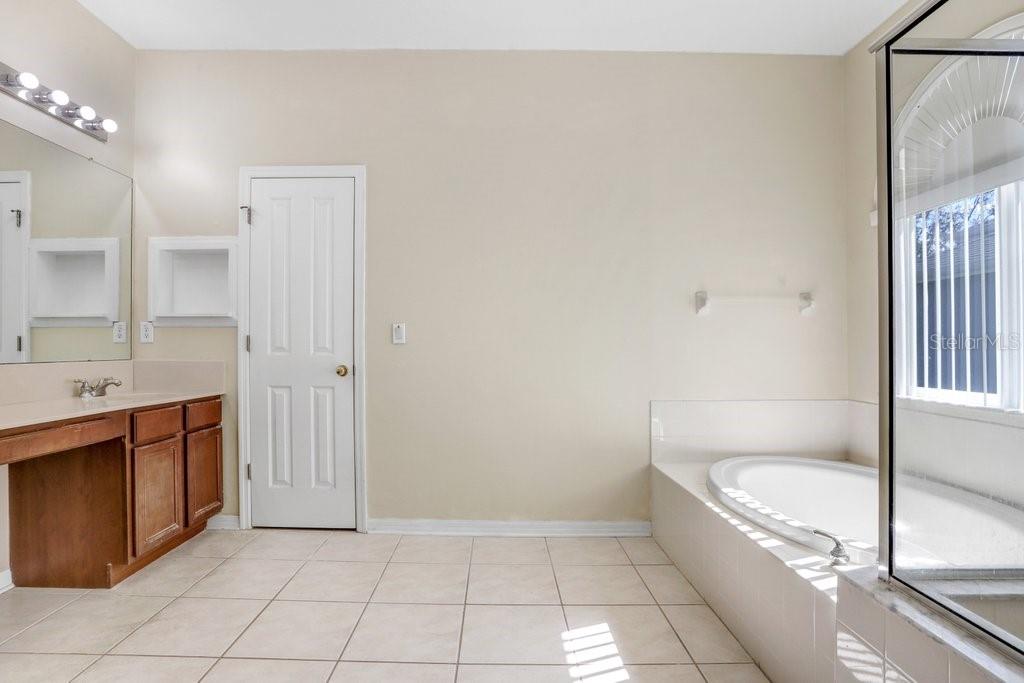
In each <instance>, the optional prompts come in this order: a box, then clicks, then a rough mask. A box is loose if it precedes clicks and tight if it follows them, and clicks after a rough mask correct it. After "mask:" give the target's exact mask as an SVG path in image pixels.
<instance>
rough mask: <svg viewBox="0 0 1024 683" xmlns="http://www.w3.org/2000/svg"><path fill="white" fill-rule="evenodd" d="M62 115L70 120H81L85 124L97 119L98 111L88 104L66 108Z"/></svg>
mask: <svg viewBox="0 0 1024 683" xmlns="http://www.w3.org/2000/svg"><path fill="white" fill-rule="evenodd" d="M62 113H63V114H64V116H65V117H67V118H69V119H81V120H82V121H83V122H84V121H92V120H93V119H95V118H96V110H95V109H93V108H92V107H90V106H89V105H87V104H79V105H76V106H74V107H65V108H64V110H63V111H62ZM79 127H81V126H79Z"/></svg>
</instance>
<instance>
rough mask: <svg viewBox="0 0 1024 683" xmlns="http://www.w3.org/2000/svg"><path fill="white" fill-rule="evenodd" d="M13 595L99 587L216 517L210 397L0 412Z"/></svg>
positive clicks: (217, 464) (48, 404)
mask: <svg viewBox="0 0 1024 683" xmlns="http://www.w3.org/2000/svg"><path fill="white" fill-rule="evenodd" d="M2 412H3V415H4V417H3V418H2V422H0V423H2V425H3V427H2V428H0V465H8V466H9V468H8V478H9V515H10V533H11V540H10V545H11V573H12V577H13V581H14V584H15V585H18V586H47V587H59V588H98V587H110V586H113V585H115V584H117V583H118V582H119V581H121V580H123V579H124V578H125V577H127V576H130V575H131V574H133V573H134V572H136V571H138V570H139V569H140V568H142V567H144V566H146V565H147V564H149V563H150V562H152V561H153V560H154V559H156V558H157V557H159V556H160V555H162V554H164V553H166V552H167V551H168V550H170V549H172V548H173V547H175V546H177V545H179V544H180V543H182V542H183V541H185V540H187V539H188V538H190V537H192V536H194V535H196V534H198V533H199V532H201V531H202V530H203V529H204V528H205V527H206V520H207V519H208V518H209V517H211V516H212V515H214V514H216V513H217V512H219V511H220V509H221V507H222V506H223V499H224V498H223V471H222V458H223V455H222V453H223V436H222V433H221V425H220V423H221V397H220V394H218V393H208V392H199V393H185V394H176V393H164V394H120V395H118V394H113V395H111V396H109V397H106V398H94V399H56V400H51V401H40V402H35V403H30V404H14V405H8V406H5V407H4V409H3V411H2Z"/></svg>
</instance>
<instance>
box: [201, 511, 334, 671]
mask: <svg viewBox="0 0 1024 683" xmlns="http://www.w3.org/2000/svg"><path fill="white" fill-rule="evenodd" d="M262 535H263V532H262V531H261V532H260V533H259V534H258V536H262ZM254 538H255V536H254ZM328 538H330V536H329V535H326V536H324V539H323V540H322V541H320V543H319V544H318V545H317V546H316V548H314V549H313V550H312V551H311V552H310V553H309V554H308V555H307V556H306V559H304V560H302V561H301V563H300V564H299V566H298V567H296V568H295V571H293V572H292V573H291V576H289V577H288V579H287V580H286V581H285V582H284V583H282V584H281V587H280V588H278V589H277V592H276V593H274V597H272V598H270V600H267V604H265V605H263V609H261V610H260V611H259V612H257V613H256V616H254V617H253V618H252V619H250V620H249V621H248V623H246V625H245V626H244V627H243V628H242V630H241V631H239V632H238V635H237V636H235V638H234V640H232V641H231V643H230V644H229V645H228V646H227V647H226V648H224V650H223V651H222V652H221V653H220V655H218V657H217V662H215V663H214V665H213V666H211V667H210V668H209V669H207V670H206V673H204V674H203V675H202V676H201V677H200V679H199V680H200V681H202V680H204V679H205V678H206V677H207V676H208V675H209V674H210V672H211V671H213V669H214V667H216V666H217V664H218V663H220V661H221V660H222V659H224V655H226V654H227V653H228V651H229V650H230V649H231V648H233V647H234V646H235V644H236V643H237V642H238V640H239V638H241V637H242V636H243V635H245V632H246V631H248V630H249V628H250V627H251V626H252V625H253V624H255V623H256V620H257V619H259V618H260V617H261V616H262V615H263V613H264V612H266V611H267V608H268V607H270V605H271V604H273V602H274V600H275V599H276V598H277V596H278V595H280V594H281V591H283V590H284V589H285V586H287V585H288V584H289V583H291V582H292V579H294V578H295V575H296V574H298V573H299V572H300V571H301V570H302V568H303V567H305V566H306V565H307V564H308V563H309V558H311V557H313V555H315V554H316V552H317V551H318V550H320V548H321V547H323V545H324V543H327V539H328ZM251 542H252V541H251V540H250V541H249V543H251ZM249 543H245V544H243V545H242V546H241V547H240V548H239V549H238V550H236V551H235V553H234V554H232V556H231V557H232V558H233V559H257V558H237V555H238V553H239V552H241V551H242V549H243V548H245V547H246V546H247V545H249ZM262 559H268V558H262ZM225 561H226V560H225ZM228 599H231V598H228Z"/></svg>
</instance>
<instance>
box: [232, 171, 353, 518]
mask: <svg viewBox="0 0 1024 683" xmlns="http://www.w3.org/2000/svg"><path fill="white" fill-rule="evenodd" d="M260 178H352V179H353V181H354V183H355V197H354V213H355V215H354V221H353V223H354V235H353V253H352V281H353V302H352V304H353V306H352V323H353V327H352V337H353V339H352V341H353V368H352V381H353V387H352V388H353V393H354V399H355V404H354V405H355V415H354V424H353V435H354V437H355V439H354V440H355V482H356V490H355V496H356V531H361V532H365V531H366V497H367V496H366V348H365V347H366V343H365V342H366V332H365V326H366V166H243V167H242V168H241V169H240V170H239V173H238V199H239V202H238V203H239V207H241V208H240V210H239V216H238V339H237V348H238V526H239V528H241V529H251V528H252V487H251V482H250V480H249V478H248V476H247V472H248V466H249V464H250V463H251V462H252V460H251V451H250V447H249V441H250V436H251V434H250V429H251V424H252V422H251V413H250V410H251V406H250V401H249V377H250V366H249V352H248V351H247V350H246V337H247V336H248V335H249V333H250V329H249V275H250V264H249V249H250V240H249V230H250V226H249V223H248V220H247V218H248V216H247V211H246V210H245V209H246V208H247V207H249V206H251V205H252V204H251V200H252V196H251V187H252V181H253V180H257V179H260Z"/></svg>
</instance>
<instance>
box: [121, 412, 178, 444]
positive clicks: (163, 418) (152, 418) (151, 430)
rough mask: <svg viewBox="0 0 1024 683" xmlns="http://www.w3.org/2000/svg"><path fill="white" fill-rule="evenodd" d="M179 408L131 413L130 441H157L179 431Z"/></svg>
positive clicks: (137, 442) (138, 442)
mask: <svg viewBox="0 0 1024 683" xmlns="http://www.w3.org/2000/svg"><path fill="white" fill-rule="evenodd" d="M181 413H182V411H181V406H170V407H168V408H157V409H156V410H143V411H140V412H137V413H132V441H134V442H135V443H136V444H140V443H148V442H150V441H158V440H160V439H166V438H167V437H170V436H174V435H175V434H177V433H178V432H180V431H181Z"/></svg>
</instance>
